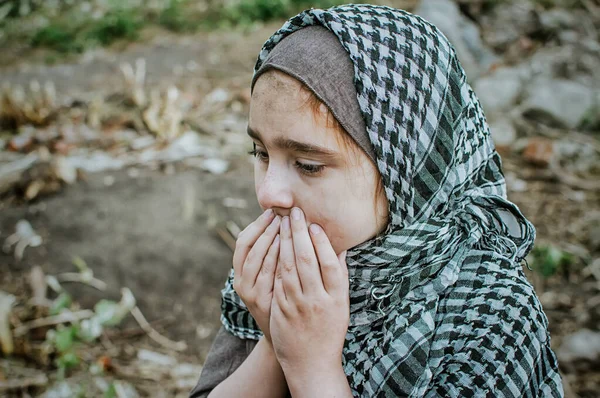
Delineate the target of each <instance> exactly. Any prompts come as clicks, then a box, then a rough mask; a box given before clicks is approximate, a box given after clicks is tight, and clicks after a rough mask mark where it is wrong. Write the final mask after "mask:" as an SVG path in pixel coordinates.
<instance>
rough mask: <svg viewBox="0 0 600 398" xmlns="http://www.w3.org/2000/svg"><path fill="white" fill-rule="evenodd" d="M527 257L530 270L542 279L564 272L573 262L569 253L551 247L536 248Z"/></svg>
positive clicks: (572, 257)
mask: <svg viewBox="0 0 600 398" xmlns="http://www.w3.org/2000/svg"><path fill="white" fill-rule="evenodd" d="M528 257H529V260H528V262H529V264H530V265H531V267H532V269H533V270H534V271H535V272H537V273H539V274H540V275H541V276H543V277H544V278H549V277H551V276H553V275H555V274H556V273H558V272H559V271H563V270H565V269H566V268H568V267H569V266H571V265H573V263H574V262H575V258H574V256H573V255H572V254H571V253H568V252H565V251H563V250H560V249H559V248H557V247H555V246H552V245H545V246H536V247H534V248H533V250H532V251H531V253H530V254H529V256H528Z"/></svg>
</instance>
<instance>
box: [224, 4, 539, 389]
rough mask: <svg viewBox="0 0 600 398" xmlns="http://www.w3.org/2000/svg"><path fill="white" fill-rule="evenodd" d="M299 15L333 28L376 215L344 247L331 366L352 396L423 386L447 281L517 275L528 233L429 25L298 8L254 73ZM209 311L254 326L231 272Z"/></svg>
mask: <svg viewBox="0 0 600 398" xmlns="http://www.w3.org/2000/svg"><path fill="white" fill-rule="evenodd" d="M312 25H321V26H323V27H325V28H327V29H328V30H330V31H331V32H332V33H334V34H335V35H336V37H337V38H338V39H339V41H340V43H341V44H342V46H343V47H344V48H345V49H346V51H347V52H348V55H349V57H350V59H351V61H352V64H353V66H354V84H355V87H356V92H357V99H358V103H359V105H360V110H361V113H362V116H363V118H364V121H365V126H366V129H367V133H368V136H369V139H370V141H371V144H372V147H373V149H374V152H375V156H376V165H377V168H378V170H379V172H380V174H381V177H382V180H383V185H384V188H385V194H386V197H387V200H388V206H389V214H390V219H389V223H388V225H387V229H386V230H385V233H383V234H381V235H378V236H377V237H375V238H373V239H371V240H369V241H366V242H364V243H362V244H360V245H358V246H356V247H354V248H352V249H350V250H348V252H347V257H346V258H347V260H346V261H347V265H348V271H349V278H350V325H349V328H348V333H347V336H346V342H345V346H344V353H343V354H344V355H343V359H344V364H343V365H344V369H345V372H346V375H347V376H348V381H349V383H350V386H351V388H352V390H353V392H354V394H355V395H356V396H368V397H371V396H415V397H416V396H423V395H425V394H426V393H428V391H431V388H432V385H433V380H434V379H435V378H436V377H441V376H440V375H439V374H438V375H437V376H436V374H437V373H436V368H435V366H438V367H439V368H440V369H441V364H442V362H443V358H444V357H443V356H441V354H440V349H441V348H439V347H438V348H437V349H434V348H435V347H436V341H437V340H436V337H435V336H437V333H438V331H439V330H441V329H443V326H444V325H446V326H447V325H448V324H451V323H452V322H456V319H453V320H449V317H445V315H444V311H446V308H450V307H449V306H450V303H449V302H448V300H450V299H448V297H451V296H450V295H451V294H454V293H451V292H454V291H455V290H456V289H458V288H459V287H458V286H455V285H456V284H457V281H460V280H462V278H465V277H468V278H472V279H473V280H477V278H479V276H478V275H479V273H481V272H483V271H482V269H483V270H484V271H485V270H486V269H487V268H486V267H488V268H489V269H490V270H491V269H496V268H497V267H498V264H500V268H499V269H502V270H503V271H497V273H498V275H504V274H506V275H510V278H512V279H514V280H517V279H518V280H519V281H520V282H519V283H522V284H524V286H529V285H528V284H527V282H526V281H525V278H524V276H523V275H522V271H521V270H520V262H521V260H522V259H523V258H524V257H525V256H526V255H527V253H528V252H529V250H530V249H531V247H532V245H533V241H534V238H535V230H534V228H533V226H532V225H531V223H530V222H529V221H527V220H526V219H525V217H523V215H522V214H521V212H520V211H519V210H518V208H517V207H516V206H515V205H514V204H512V203H511V202H509V201H508V200H507V199H506V186H505V181H504V177H503V174H502V171H501V162H500V158H499V156H498V154H497V153H496V151H495V149H494V145H493V143H492V140H491V137H490V131H489V128H488V125H487V123H486V120H485V117H484V114H483V111H482V109H481V106H480V104H479V101H478V100H477V98H476V96H475V94H474V92H473V90H472V89H471V87H470V86H469V84H468V83H467V80H466V76H465V73H464V71H463V69H462V67H461V66H460V64H459V62H458V58H457V56H456V53H455V51H454V49H453V47H452V45H451V44H450V43H449V42H448V40H447V39H446V38H445V37H444V35H443V34H442V33H441V32H440V31H439V30H438V29H437V28H435V27H434V26H433V25H431V24H430V23H428V22H426V21H425V20H423V19H422V18H420V17H418V16H415V15H412V14H410V13H408V12H405V11H401V10H397V9H393V8H389V7H384V6H374V5H347V6H338V7H333V8H330V9H328V10H320V9H310V10H306V11H304V12H302V13H300V14H298V15H296V16H295V17H293V18H291V19H290V20H289V21H287V22H286V23H285V24H284V25H283V27H282V28H280V29H279V30H278V31H277V32H276V33H274V34H273V35H272V36H271V37H270V38H269V39H268V40H267V41H266V43H265V44H264V46H263V48H262V50H261V52H260V54H259V57H258V60H257V62H256V65H255V69H254V70H255V72H256V71H257V70H259V69H260V67H261V64H262V63H263V61H264V60H265V59H266V58H267V57H268V55H269V53H270V51H271V50H272V49H273V48H274V47H275V46H276V45H277V43H279V42H280V41H281V40H282V39H283V38H285V37H286V36H288V35H290V34H292V33H293V32H295V31H297V30H299V29H302V28H304V27H307V26H312ZM298 56H299V57H301V56H302V54H298ZM340 200H343V198H340ZM482 267H483V268H482ZM475 269H476V270H477V271H473V270H475ZM486 272H487V271H486ZM490 272H491V271H490ZM494 272H496V271H494ZM470 273H475V275H476V276H474V277H472V276H471V274H470ZM519 273H520V274H519ZM519 275H520V276H519ZM498 277H500V276H498ZM519 278H521V279H522V280H521V279H519ZM512 279H511V280H512ZM459 283H460V282H459ZM465 289H466V288H465ZM470 289H471V292H474V290H473V289H475V288H474V287H471V288H470ZM527 289H529V288H527ZM527 289H526V290H527ZM527 291H529V290H527ZM523 294H524V299H523V300H526V301H527V300H529V301H531V303H532V304H531V305H530V306H532V308H533V310H532V314H533V315H532V316H534V317H535V318H536V322H537V323H536V325H537V328H536V330H538V329H539V330H540V332H539V338H540V339H541V340H543V341H544V342H546V340H547V332H545V330H546V329H545V328H546V323H547V321H546V318H545V316H544V315H543V313H542V312H541V308H538V307H539V303H537V299H535V295H533V292H532V291H531V293H527V294H525V293H523ZM474 295H476V294H474ZM529 295H531V296H532V297H533V298H531V297H530V296H529ZM493 299H494V300H497V299H498V297H496V296H494V297H493ZM532 300H533V301H532ZM527 305H529V304H527ZM461 308H462V307H461ZM461 311H462V310H461ZM474 311H476V312H477V311H479V310H477V309H474ZM482 316H483V315H482ZM221 321H222V323H223V325H224V326H225V328H226V329H227V330H228V331H229V332H231V333H233V334H234V335H236V336H238V337H240V338H246V339H248V338H249V339H258V338H259V337H260V336H262V333H261V331H260V329H259V328H258V326H257V325H256V323H255V321H254V320H253V318H252V316H251V315H250V313H249V312H248V310H247V308H246V306H245V305H244V303H243V302H242V300H241V299H240V298H239V296H238V295H237V294H236V293H235V291H234V289H233V270H232V271H231V273H230V276H229V278H228V280H227V282H226V285H225V288H224V289H223V291H222V316H221ZM457 327H458V326H457ZM464 338H465V339H469V338H473V337H472V336H468V335H465V336H464ZM437 342H438V343H439V341H437ZM446 342H447V344H448V346H451V345H452V344H458V340H457V342H448V341H446ZM467 343H468V341H467ZM442 347H443V344H442ZM432 350H433V351H432ZM433 352H435V354H434V353H433Z"/></svg>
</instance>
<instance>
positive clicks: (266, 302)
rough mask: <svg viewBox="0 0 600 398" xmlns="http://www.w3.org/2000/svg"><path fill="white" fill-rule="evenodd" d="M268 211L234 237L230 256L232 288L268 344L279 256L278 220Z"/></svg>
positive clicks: (271, 211) (277, 217) (278, 218)
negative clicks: (233, 245)
mask: <svg viewBox="0 0 600 398" xmlns="http://www.w3.org/2000/svg"><path fill="white" fill-rule="evenodd" d="M274 214H275V213H273V210H271V209H268V210H267V211H265V212H264V213H263V214H262V215H261V216H260V217H259V218H258V219H257V220H256V221H254V222H253V223H252V224H250V225H248V226H247V227H246V228H245V229H244V230H243V231H242V232H240V234H239V235H238V238H237V241H236V244H235V251H234V253H233V269H234V280H233V288H234V289H235V291H236V292H237V294H238V295H239V296H240V298H241V299H242V301H244V303H245V304H246V307H248V310H249V311H250V314H252V317H254V320H255V321H256V323H257V324H258V326H259V327H260V330H262V332H263V334H264V335H265V339H266V340H267V341H268V342H269V344H270V343H271V334H270V331H269V319H270V316H271V300H272V298H273V282H274V278H275V269H276V267H277V257H278V255H279V236H278V232H279V224H280V221H281V219H280V217H279V216H275V215H274Z"/></svg>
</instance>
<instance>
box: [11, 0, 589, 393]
mask: <svg viewBox="0 0 600 398" xmlns="http://www.w3.org/2000/svg"><path fill="white" fill-rule="evenodd" d="M341 3H343V2H340V1H334V0H315V1H308V0H230V1H215V0H148V1H141V0H139V1H136V0H123V1H117V0H90V1H77V0H29V1H26V0H21V1H18V0H4V1H0V85H1V87H2V88H1V90H2V91H1V94H0V246H1V249H2V250H1V251H0V345H1V348H2V355H1V356H0V364H1V367H0V395H1V396H5V395H6V396H15V397H27V396H45V397H73V396H105V397H137V396H153V397H171V396H181V397H185V396H187V393H188V391H189V390H190V389H191V388H192V387H193V385H194V384H195V383H196V381H197V378H198V376H199V374H200V371H201V367H202V364H203V361H204V359H205V357H206V354H207V352H208V349H209V347H210V344H211V342H212V339H213V337H214V335H215V333H216V331H217V330H218V328H219V326H220V322H219V313H220V293H219V292H220V289H221V288H222V286H223V283H224V281H225V278H226V276H227V274H228V271H229V269H230V267H231V257H232V247H233V244H234V242H235V236H236V234H237V232H238V231H239V230H240V229H243V228H244V227H245V226H246V225H247V224H248V223H250V222H251V221H253V220H254V219H255V217H256V216H257V215H258V214H259V207H258V204H257V202H256V198H255V194H254V188H253V177H252V166H251V165H252V159H251V156H250V155H248V154H247V151H248V150H250V149H251V141H250V139H249V138H247V136H246V132H245V130H246V123H247V113H248V105H249V99H250V91H249V83H250V79H251V76H252V69H253V66H254V63H255V61H256V56H257V54H258V52H259V50H260V48H261V46H262V44H263V42H264V41H265V40H266V39H267V38H268V37H269V36H270V35H271V34H272V33H273V32H274V31H275V30H276V29H278V28H279V27H280V26H281V24H282V23H283V22H284V21H285V19H286V18H287V17H290V16H292V15H294V14H295V13H297V12H298V11H300V10H302V9H305V8H309V7H319V8H324V7H329V6H332V5H335V4H341ZM372 3H375V4H385V5H390V6H393V7H397V8H404V9H407V10H409V11H412V12H415V13H417V14H419V15H422V16H423V17H425V18H426V19H428V20H429V21H430V22H433V23H434V24H436V25H437V26H438V27H439V28H440V29H441V30H442V31H443V32H444V34H445V35H446V36H447V37H448V38H449V39H450V41H451V42H452V43H453V45H454V46H455V48H456V50H457V52H458V55H459V58H460V60H461V62H462V64H463V66H464V68H465V70H466V71H467V74H468V77H469V80H470V83H471V85H472V86H473V87H474V89H475V91H476V92H477V94H478V96H479V98H480V100H481V103H482V105H483V107H484V109H485V112H486V116H487V118H488V121H489V123H490V125H491V129H492V135H493V138H494V140H495V142H496V146H497V149H498V151H499V152H500V153H501V155H502V158H503V164H504V170H505V174H506V179H507V184H508V191H509V198H510V199H511V200H513V201H514V202H516V203H517V204H518V206H519V207H520V208H521V210H522V211H523V213H524V214H525V215H526V216H527V217H528V218H529V219H530V220H532V221H533V223H534V224H535V226H536V227H537V241H536V248H535V249H534V251H533V252H532V253H531V255H530V256H529V257H528V259H527V263H528V265H527V267H528V268H527V267H526V274H527V276H528V277H529V278H530V280H531V282H532V283H533V284H534V286H535V288H536V291H537V293H538V295H539V297H540V299H541V301H542V304H543V306H544V309H545V311H546V314H547V315H548V318H549V323H550V331H551V334H552V346H553V348H554V349H555V351H556V353H557V354H558V356H559V360H560V365H561V371H562V373H563V377H564V381H565V386H566V388H567V396H569V397H577V396H579V397H600V179H599V178H598V177H599V176H600V162H599V153H600V96H599V93H600V42H599V33H598V32H599V29H598V28H599V25H600V1H599V0H514V1H510V0H506V1H503V0H421V1H419V0H411V1H409V0H406V1H401V0H398V1H378V2H372ZM524 266H525V265H524Z"/></svg>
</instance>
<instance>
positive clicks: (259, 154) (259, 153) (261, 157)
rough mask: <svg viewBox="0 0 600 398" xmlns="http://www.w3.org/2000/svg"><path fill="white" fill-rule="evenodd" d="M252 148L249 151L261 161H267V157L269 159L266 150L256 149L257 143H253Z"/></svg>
mask: <svg viewBox="0 0 600 398" xmlns="http://www.w3.org/2000/svg"><path fill="white" fill-rule="evenodd" d="M252 145H253V147H252V150H251V151H249V152H248V153H249V154H250V155H252V156H254V157H255V158H257V159H258V160H260V161H261V162H266V161H267V159H269V155H268V154H267V153H266V152H264V151H257V150H256V144H252Z"/></svg>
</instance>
